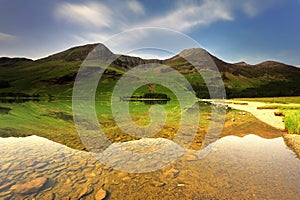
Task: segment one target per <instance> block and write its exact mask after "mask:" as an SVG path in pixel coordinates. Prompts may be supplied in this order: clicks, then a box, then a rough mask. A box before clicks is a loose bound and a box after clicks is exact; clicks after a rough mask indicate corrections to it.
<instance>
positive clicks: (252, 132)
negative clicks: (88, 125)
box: [0, 101, 300, 199]
mask: <svg viewBox="0 0 300 200" xmlns="http://www.w3.org/2000/svg"><path fill="white" fill-rule="evenodd" d="M160 106H163V107H164V108H165V109H166V110H167V117H168V119H167V120H166V122H165V125H164V126H163V127H162V130H161V131H159V132H158V133H157V134H155V135H153V136H151V137H149V138H142V139H140V138H139V137H137V136H131V135H129V134H126V133H124V131H123V132H122V130H121V129H120V128H119V127H118V125H117V124H116V121H115V120H114V118H113V116H112V114H111V111H110V103H109V102H105V101H103V102H96V109H97V118H98V120H99V124H100V126H101V128H102V129H103V131H104V132H105V134H106V136H107V138H108V139H109V141H111V145H110V146H109V147H108V148H107V149H106V150H105V151H104V152H102V153H92V152H88V151H87V149H86V147H85V146H84V145H83V144H82V143H81V140H80V139H81V138H80V137H79V136H78V133H77V131H76V128H75V125H74V122H73V118H72V107H71V102H69V101H54V102H23V103H1V104H0V107H1V108H2V109H0V110H2V112H1V113H0V121H1V124H0V131H1V136H2V137H5V138H0V144H1V145H0V153H1V159H0V198H1V199H34V198H35V199H104V198H105V199H299V197H300V188H299V187H298V185H299V182H300V159H298V158H297V157H296V155H295V153H294V152H293V151H291V150H290V149H289V148H288V147H287V146H286V145H285V143H284V140H283V139H282V137H281V134H282V132H281V131H279V130H276V129H274V128H272V127H269V126H267V125H265V124H263V123H261V122H259V121H257V120H256V119H255V118H254V117H253V116H251V115H248V114H244V113H240V112H239V111H234V110H230V111H227V114H226V122H225V125H224V129H223V131H222V133H221V134H220V135H219V136H218V139H217V140H215V139H211V140H209V143H208V144H207V145H205V146H202V144H203V142H204V141H205V140H204V137H205V135H206V132H207V130H208V126H209V123H210V122H211V121H212V116H211V111H212V110H213V109H215V108H212V107H211V106H210V105H206V104H199V107H200V122H199V127H198V129H197V132H196V134H195V136H194V138H193V141H192V142H191V144H190V146H189V148H187V149H184V148H183V147H182V146H180V145H177V144H176V143H175V142H173V140H175V139H174V138H176V132H177V131H178V129H180V127H179V124H178V120H179V117H178V113H179V110H178V104H177V103H176V102H169V103H167V104H163V105H160ZM130 107H131V108H130V109H131V111H132V113H133V114H132V115H131V117H132V119H133V121H134V122H135V123H137V124H139V125H141V126H143V125H146V124H148V123H149V121H150V118H149V116H148V114H147V113H148V112H150V111H151V105H148V104H143V103H141V102H131V103H130ZM149 109H150V111H149ZM233 119H234V120H233ZM254 124H255V125H254ZM9 135H12V136H27V137H21V138H17V137H7V136H9ZM29 135H32V136H29ZM36 135H38V136H36ZM183 136H187V135H183ZM47 138H48V139H47ZM184 138H185V137H183V138H181V139H182V140H184ZM49 139H50V140H49ZM51 140H52V141H51ZM184 141H185V140H184ZM120 149H122V150H123V151H122V152H121V151H120ZM200 149H201V151H200ZM206 150H207V154H205V155H203V152H206ZM120 152H121V153H124V152H125V153H124V154H120ZM128 152H129V153H128ZM157 152H159V153H157ZM134 153H136V154H134ZM140 154H144V155H146V156H144V157H139V156H138V155H140ZM126 156H128V157H126Z"/></svg>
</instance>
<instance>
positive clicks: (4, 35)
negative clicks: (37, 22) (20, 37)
mask: <svg viewBox="0 0 300 200" xmlns="http://www.w3.org/2000/svg"><path fill="white" fill-rule="evenodd" d="M14 39H16V36H14V35H11V34H7V33H2V32H0V40H4V41H8V40H14Z"/></svg>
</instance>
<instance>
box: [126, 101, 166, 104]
mask: <svg viewBox="0 0 300 200" xmlns="http://www.w3.org/2000/svg"><path fill="white" fill-rule="evenodd" d="M122 101H130V102H140V103H144V104H145V105H157V104H158V105H165V104H167V103H168V102H169V101H170V100H122Z"/></svg>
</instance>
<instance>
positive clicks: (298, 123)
mask: <svg viewBox="0 0 300 200" xmlns="http://www.w3.org/2000/svg"><path fill="white" fill-rule="evenodd" d="M283 113H284V116H285V117H284V120H285V128H286V129H287V130H288V132H289V133H295V134H300V109H298V110H285V111H283Z"/></svg>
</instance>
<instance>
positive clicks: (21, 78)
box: [0, 44, 300, 98]
mask: <svg viewBox="0 0 300 200" xmlns="http://www.w3.org/2000/svg"><path fill="white" fill-rule="evenodd" d="M97 45H99V47H97V51H95V52H94V57H95V58H97V57H99V58H101V59H102V60H103V61H105V60H107V61H108V60H114V61H113V63H112V64H111V65H110V67H109V68H108V69H107V70H106V71H105V73H104V75H103V77H102V78H101V80H100V82H101V87H99V89H98V90H99V91H98V92H97V93H99V95H100V94H101V96H103V94H105V95H107V94H108V93H111V92H112V89H113V87H114V85H115V83H116V82H117V81H118V79H119V78H120V77H121V76H122V74H124V73H126V72H127V71H128V70H129V69H131V68H133V67H135V66H137V65H140V64H146V63H159V64H165V65H168V66H170V67H172V68H174V69H176V70H177V71H179V72H180V73H181V74H183V75H184V76H185V77H186V79H187V80H188V81H189V82H190V84H191V86H192V87H193V89H194V91H195V92H196V94H197V96H198V97H200V98H209V93H208V91H207V85H206V84H209V83H205V82H204V80H203V78H202V77H201V75H200V74H199V72H198V71H197V70H196V69H195V67H196V68H197V67H198V66H201V67H202V68H201V70H203V71H206V72H207V71H208V72H209V71H211V70H213V69H212V68H211V67H210V66H212V60H213V61H214V63H215V64H216V66H217V68H218V70H219V71H220V73H221V76H222V79H223V81H224V85H225V89H226V93H227V98H232V97H266V96H300V79H299V77H300V68H297V67H293V66H289V65H286V64H283V63H279V62H274V61H266V62H263V63H260V64H257V65H249V64H247V63H244V62H240V63H235V64H231V63H226V62H224V61H222V60H220V59H219V58H217V57H215V56H213V55H211V54H209V53H208V52H206V51H205V50H204V49H199V48H198V49H187V50H184V51H182V52H181V53H180V54H178V55H176V56H174V57H172V58H169V59H166V60H158V59H142V58H139V57H132V56H126V55H116V54H114V53H113V52H111V51H110V50H109V49H108V48H107V47H106V46H104V45H103V44H89V45H85V46H80V47H74V48H71V49H68V50H66V51H63V52H60V53H57V54H54V55H51V56H48V57H46V58H43V59H39V60H36V61H33V60H30V59H26V58H0V96H1V97H7V96H14V97H30V96H36V97H50V96H54V97H57V98H62V97H64V98H68V97H71V95H72V87H73V83H74V80H75V77H76V75H77V72H78V69H79V67H80V66H81V64H82V62H83V61H84V60H85V58H86V57H87V55H88V54H89V53H90V52H91V51H92V50H93V49H94V48H95V47H96V46H97ZM205 55H209V56H210V57H211V58H212V59H208V57H207V56H205ZM184 58H188V60H189V61H187V60H185V59H184ZM192 64H193V65H192ZM145 90H147V87H146V88H144V89H143V90H142V91H145ZM157 90H163V89H162V88H159V87H158V88H157Z"/></svg>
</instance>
